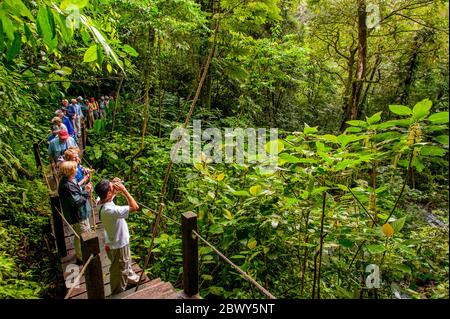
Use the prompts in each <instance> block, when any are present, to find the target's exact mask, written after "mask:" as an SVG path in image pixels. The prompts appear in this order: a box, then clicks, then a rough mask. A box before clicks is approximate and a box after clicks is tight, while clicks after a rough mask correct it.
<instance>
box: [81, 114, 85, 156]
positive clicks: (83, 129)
mask: <svg viewBox="0 0 450 319" xmlns="http://www.w3.org/2000/svg"><path fill="white" fill-rule="evenodd" d="M81 145H82V148H83V152H84V149H85V148H86V121H85V120H83V123H82V124H81Z"/></svg>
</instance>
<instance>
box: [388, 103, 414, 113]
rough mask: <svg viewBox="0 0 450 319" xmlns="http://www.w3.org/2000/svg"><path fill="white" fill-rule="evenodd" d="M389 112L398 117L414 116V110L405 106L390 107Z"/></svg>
mask: <svg viewBox="0 0 450 319" xmlns="http://www.w3.org/2000/svg"><path fill="white" fill-rule="evenodd" d="M389 110H390V111H391V112H392V113H395V114H397V115H412V110H411V109H410V108H409V107H407V106H404V105H389Z"/></svg>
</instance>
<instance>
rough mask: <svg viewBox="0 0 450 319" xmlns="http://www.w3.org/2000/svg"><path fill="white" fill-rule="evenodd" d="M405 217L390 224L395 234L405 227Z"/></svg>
mask: <svg viewBox="0 0 450 319" xmlns="http://www.w3.org/2000/svg"><path fill="white" fill-rule="evenodd" d="M405 221H406V217H402V218H399V219H397V220H396V221H394V222H391V226H392V228H393V229H394V231H395V233H396V234H397V233H398V232H399V231H400V230H401V229H402V228H403V226H404V225H405Z"/></svg>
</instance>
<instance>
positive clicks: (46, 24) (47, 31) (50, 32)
mask: <svg viewBox="0 0 450 319" xmlns="http://www.w3.org/2000/svg"><path fill="white" fill-rule="evenodd" d="M37 21H38V32H39V34H40V35H41V36H42V39H43V40H44V43H45V44H46V45H47V46H48V47H49V49H50V50H52V49H53V48H54V47H56V46H55V40H54V38H55V25H54V21H53V15H52V12H51V10H50V9H48V8H47V7H45V6H41V7H40V8H39V11H38V14H37Z"/></svg>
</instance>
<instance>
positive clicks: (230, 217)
mask: <svg viewBox="0 0 450 319" xmlns="http://www.w3.org/2000/svg"><path fill="white" fill-rule="evenodd" d="M223 213H224V214H223V215H224V216H225V218H226V219H228V220H232V219H233V214H231V212H230V211H229V210H228V209H226V208H223Z"/></svg>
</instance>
